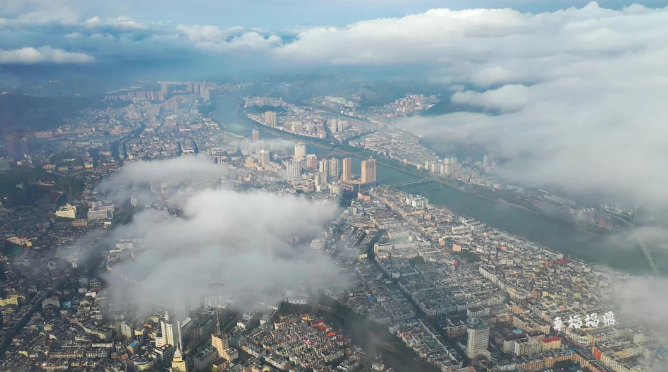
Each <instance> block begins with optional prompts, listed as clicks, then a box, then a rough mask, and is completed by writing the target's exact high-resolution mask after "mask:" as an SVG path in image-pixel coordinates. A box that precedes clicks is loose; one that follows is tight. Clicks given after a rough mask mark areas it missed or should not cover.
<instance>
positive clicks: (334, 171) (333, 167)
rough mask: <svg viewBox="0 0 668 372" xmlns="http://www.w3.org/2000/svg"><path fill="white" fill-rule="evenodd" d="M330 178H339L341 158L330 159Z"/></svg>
mask: <svg viewBox="0 0 668 372" xmlns="http://www.w3.org/2000/svg"><path fill="white" fill-rule="evenodd" d="M329 178H331V179H333V180H336V179H338V178H339V159H337V158H331V159H329Z"/></svg>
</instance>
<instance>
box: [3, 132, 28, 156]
mask: <svg viewBox="0 0 668 372" xmlns="http://www.w3.org/2000/svg"><path fill="white" fill-rule="evenodd" d="M33 142H34V141H33V137H30V138H29V137H23V136H20V135H12V136H7V152H9V153H10V154H12V155H21V154H27V153H29V152H30V150H31V147H32V145H33Z"/></svg>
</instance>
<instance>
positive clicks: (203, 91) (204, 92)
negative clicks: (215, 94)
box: [200, 88, 211, 101]
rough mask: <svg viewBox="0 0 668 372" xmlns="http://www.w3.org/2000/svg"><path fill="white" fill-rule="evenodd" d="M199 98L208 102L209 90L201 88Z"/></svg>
mask: <svg viewBox="0 0 668 372" xmlns="http://www.w3.org/2000/svg"><path fill="white" fill-rule="evenodd" d="M200 96H201V97H202V99H203V100H205V101H210V100H211V93H210V92H209V88H202V89H201V91H200Z"/></svg>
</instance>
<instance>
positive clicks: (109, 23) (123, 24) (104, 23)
mask: <svg viewBox="0 0 668 372" xmlns="http://www.w3.org/2000/svg"><path fill="white" fill-rule="evenodd" d="M85 25H86V26H87V27H90V28H99V27H110V28H113V29H114V30H116V31H136V30H148V29H149V26H148V25H146V24H143V23H140V22H137V21H135V20H132V19H130V18H129V17H127V16H120V17H116V18H107V19H105V20H102V19H101V18H100V17H98V16H95V17H92V18H89V19H88V20H86V22H85Z"/></svg>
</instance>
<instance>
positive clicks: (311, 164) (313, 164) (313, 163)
mask: <svg viewBox="0 0 668 372" xmlns="http://www.w3.org/2000/svg"><path fill="white" fill-rule="evenodd" d="M306 168H309V169H317V168H318V156H317V155H316V154H308V155H306Z"/></svg>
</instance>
